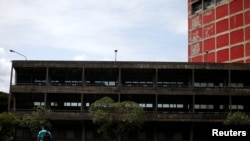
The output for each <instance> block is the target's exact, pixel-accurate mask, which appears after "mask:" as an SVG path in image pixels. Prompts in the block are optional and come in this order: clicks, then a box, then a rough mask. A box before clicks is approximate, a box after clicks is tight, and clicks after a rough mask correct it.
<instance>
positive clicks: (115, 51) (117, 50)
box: [115, 50, 118, 62]
mask: <svg viewBox="0 0 250 141" xmlns="http://www.w3.org/2000/svg"><path fill="white" fill-rule="evenodd" d="M117 51H118V50H115V62H116V59H117Z"/></svg>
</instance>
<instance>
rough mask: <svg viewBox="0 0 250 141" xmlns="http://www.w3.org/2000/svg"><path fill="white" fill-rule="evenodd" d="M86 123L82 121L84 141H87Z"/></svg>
mask: <svg viewBox="0 0 250 141" xmlns="http://www.w3.org/2000/svg"><path fill="white" fill-rule="evenodd" d="M85 130H86V129H85V122H84V121H82V141H86V131H85Z"/></svg>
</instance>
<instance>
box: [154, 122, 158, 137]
mask: <svg viewBox="0 0 250 141" xmlns="http://www.w3.org/2000/svg"><path fill="white" fill-rule="evenodd" d="M154 141H158V130H157V125H155V128H154Z"/></svg>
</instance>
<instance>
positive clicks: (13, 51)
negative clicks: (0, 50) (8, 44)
mask: <svg viewBox="0 0 250 141" xmlns="http://www.w3.org/2000/svg"><path fill="white" fill-rule="evenodd" d="M10 52H14V53H16V54H19V55H21V56H23V57H24V58H25V60H26V61H27V57H26V56H25V55H23V54H21V53H19V52H16V51H15V50H12V49H11V50H10Z"/></svg>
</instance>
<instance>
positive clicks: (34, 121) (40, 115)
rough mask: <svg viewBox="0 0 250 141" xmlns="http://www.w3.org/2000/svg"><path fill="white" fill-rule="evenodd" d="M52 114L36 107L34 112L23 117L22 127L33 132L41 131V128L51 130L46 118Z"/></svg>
mask: <svg viewBox="0 0 250 141" xmlns="http://www.w3.org/2000/svg"><path fill="white" fill-rule="evenodd" d="M51 114H52V112H51V111H50V110H46V109H45V108H44V107H35V111H34V112H32V113H31V114H26V115H24V116H23V118H22V122H21V125H22V126H23V127H28V128H29V129H30V130H31V131H37V130H40V129H41V126H46V127H47V128H48V129H49V128H51V123H50V121H49V120H48V119H47V118H46V117H47V116H50V115H51Z"/></svg>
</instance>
